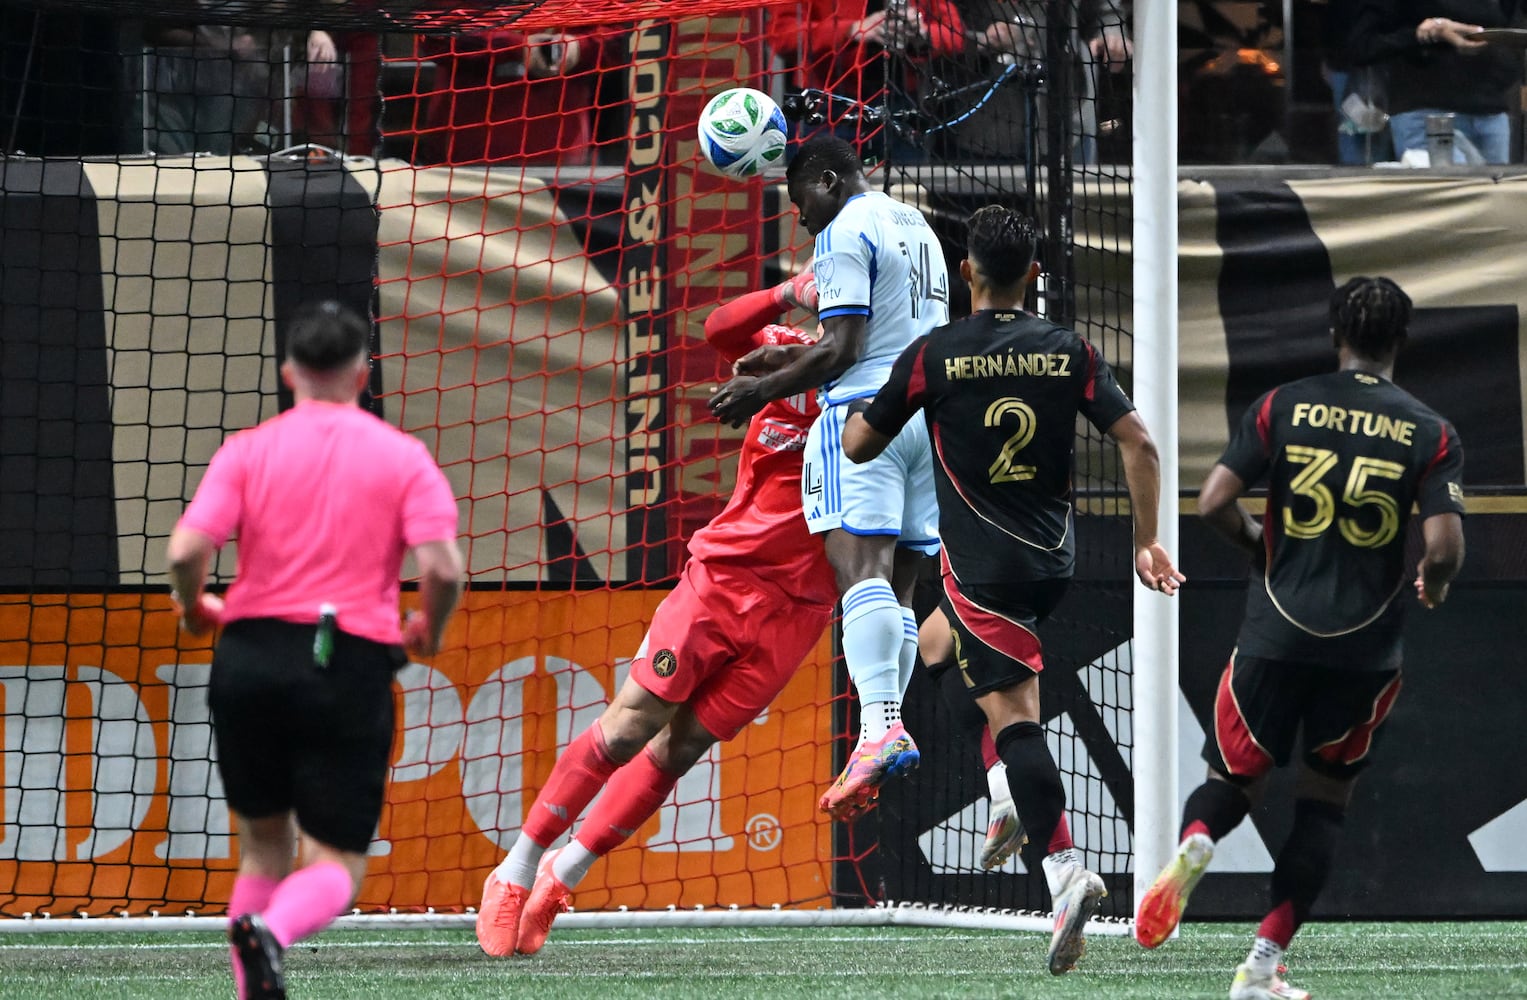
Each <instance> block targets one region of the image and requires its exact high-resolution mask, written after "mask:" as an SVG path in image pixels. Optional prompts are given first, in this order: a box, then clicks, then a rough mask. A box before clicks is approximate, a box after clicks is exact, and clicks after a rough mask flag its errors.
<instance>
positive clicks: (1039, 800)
mask: <svg viewBox="0 0 1527 1000" xmlns="http://www.w3.org/2000/svg"><path fill="white" fill-rule="evenodd" d="M1035 244H1036V236H1035V232H1034V227H1033V224H1032V223H1031V222H1030V221H1029V220H1028V219H1026V218H1024V217H1023V216H1022V215H1020V214H1018V213H1017V212H1013V211H1010V210H1008V209H1005V208H1000V207H995V206H993V207H989V208H983V209H981V210H980V211H978V212H977V213H975V215H974V216H972V217H971V220H970V230H969V239H968V257H967V259H966V260H964V261H962V262H961V264H960V275H961V276H962V277H963V278H964V279H965V280H966V281H967V282H969V283H970V290H971V303H972V306H973V308H974V310H975V312H974V313H973V314H972V315H971V316H970V317H969V318H967V319H963V320H960V321H958V322H955V323H951V324H949V325H948V326H945V327H942V328H940V329H938V330H935V331H934V332H933V333H932V334H931V335H929V336H925V337H919V338H918V339H917V340H915V341H914V342H913V343H912V345H911V346H910V347H908V348H907V349H906V351H905V352H903V353H902V355H901V357H900V358H898V359H897V361H896V365H895V368H894V369H893V370H892V372H891V376H890V379H889V381H887V382H886V384H885V387H884V388H883V389H881V390H880V392H879V393H878V394H877V395H876V396H875V399H874V401H873V402H872V403H866V402H860V403H857V404H854V408H855V410H856V412H855V413H854V414H853V416H852V417H850V419H849V422H848V424H847V427H846V428H845V430H844V432H843V448H844V451H845V452H846V453H847V455H848V457H849V458H850V459H852V460H853V461H855V462H865V461H869V460H871V459H872V458H873V457H874V456H875V455H877V454H879V453H880V452H881V450H883V449H884V448H886V447H887V446H888V445H889V444H890V443H891V442H892V441H893V440H894V439H895V438H896V436H897V435H898V434H900V433H902V428H903V427H904V426H906V425H908V423H909V422H910V421H911V420H912V417H913V416H914V415H915V414H916V413H917V411H918V410H922V411H923V414H924V417H925V423H926V426H927V428H928V431H929V434H930V436H931V438H932V442H933V449H934V455H935V457H936V461H935V463H934V469H935V473H936V478H937V484H938V501H939V533H940V535H941V537H942V539H943V545H944V560H943V570H944V601H943V607H942V610H943V612H944V614H945V616H946V617H947V618H948V620H949V626H950V629H951V631H952V633H953V639H954V661H953V662H951V663H943V664H936V665H934V666H933V667H930V669H931V670H933V671H934V672H935V673H936V674H941V673H942V672H943V671H946V670H949V669H952V668H953V667H954V666H955V664H958V668H959V671H960V676H961V678H962V679H963V682H964V688H965V690H966V691H967V692H968V694H969V696H970V697H973V698H974V699H975V701H976V703H977V704H978V705H979V706H980V707H981V710H982V711H983V712H984V713H985V714H986V720H987V724H988V726H989V727H990V728H991V731H992V732H993V733H994V734H995V735H996V744H997V752H998V753H999V754H1000V755H1001V757H1002V760H1003V762H1004V763H1005V764H1006V765H1007V780H1008V784H1009V786H1010V787H1011V790H1012V797H1013V804H1014V806H1015V807H1016V808H1017V811H1018V817H1019V819H1020V820H1022V822H1023V827H1024V829H1025V830H1026V831H1027V832H1028V836H1029V851H1028V853H1027V854H1026V858H1025V860H1026V861H1027V863H1028V865H1029V867H1030V870H1032V869H1033V866H1034V864H1035V863H1036V862H1040V861H1042V862H1043V867H1044V872H1045V876H1046V879H1047V880H1048V882H1049V887H1050V893H1051V897H1052V899H1053V900H1054V907H1055V914H1056V920H1055V931H1054V934H1053V936H1052V938H1051V943H1050V957H1049V964H1050V971H1051V972H1052V973H1055V974H1056V975H1059V974H1061V973H1063V972H1066V971H1068V970H1070V969H1071V968H1072V967H1073V966H1074V965H1075V963H1076V960H1077V958H1078V957H1080V955H1081V952H1082V928H1083V927H1084V926H1085V924H1086V922H1087V918H1088V917H1089V916H1090V915H1091V914H1092V913H1093V912H1094V911H1095V910H1096V909H1097V906H1098V901H1099V899H1100V898H1101V897H1102V896H1103V895H1104V889H1103V882H1102V879H1101V878H1099V877H1098V876H1097V875H1095V874H1093V873H1092V872H1089V871H1087V870H1086V869H1085V868H1083V866H1082V864H1081V860H1080V858H1079V856H1078V854H1077V852H1076V850H1075V848H1074V846H1073V844H1072V842H1071V834H1070V831H1069V829H1068V826H1067V823H1066V819H1065V806H1066V791H1065V786H1064V785H1063V784H1062V783H1061V778H1060V772H1059V771H1058V770H1057V768H1056V766H1055V761H1054V759H1053V758H1052V757H1051V756H1050V751H1049V748H1048V746H1047V745H1046V743H1045V735H1044V729H1043V728H1042V727H1041V725H1040V716H1039V675H1040V672H1041V671H1042V670H1043V669H1044V662H1043V659H1042V657H1041V654H1040V644H1039V637H1038V635H1037V634H1036V632H1035V630H1036V628H1037V627H1038V625H1039V623H1040V622H1041V621H1042V620H1043V619H1044V618H1045V617H1046V616H1047V615H1049V614H1050V612H1051V611H1053V610H1054V608H1055V606H1056V604H1057V603H1058V602H1059V601H1060V598H1061V595H1062V594H1063V593H1064V592H1065V589H1066V585H1067V583H1068V582H1069V580H1070V579H1071V575H1072V570H1073V566H1074V563H1075V554H1074V553H1075V538H1074V530H1075V517H1074V512H1073V510H1072V493H1071V468H1072V454H1073V448H1074V445H1075V441H1076V418H1077V415H1078V414H1081V415H1082V416H1084V417H1086V418H1087V419H1088V420H1089V421H1090V422H1091V423H1092V424H1093V425H1094V426H1095V427H1097V428H1098V429H1099V430H1101V431H1103V432H1104V433H1106V434H1107V435H1108V436H1109V437H1111V438H1113V439H1114V440H1115V441H1117V442H1118V444H1119V449H1120V453H1121V455H1122V458H1123V464H1124V472H1125V478H1126V480H1127V482H1128V486H1129V494H1130V499H1131V501H1132V509H1133V513H1134V528H1135V532H1134V539H1135V568H1136V572H1137V573H1138V575H1139V577H1140V579H1141V581H1142V582H1143V583H1145V584H1146V585H1147V586H1149V587H1151V588H1153V589H1156V590H1159V591H1162V592H1164V593H1167V594H1171V593H1173V592H1175V591H1176V589H1177V585H1178V583H1179V582H1181V580H1182V577H1181V575H1180V574H1178V573H1177V571H1176V570H1175V569H1174V568H1173V567H1172V563H1171V559H1170V558H1169V557H1168V556H1167V554H1166V552H1165V551H1164V550H1163V549H1162V548H1161V546H1160V545H1159V544H1158V543H1157V541H1156V512H1157V503H1158V495H1159V493H1160V488H1161V479H1160V471H1159V465H1158V462H1157V456H1156V448H1155V445H1154V444H1153V443H1152V442H1151V438H1150V434H1149V433H1148V432H1147V431H1146V428H1145V424H1144V423H1143V422H1142V421H1141V420H1140V418H1139V416H1138V415H1137V414H1136V413H1135V409H1134V406H1133V404H1131V403H1130V401H1129V399H1128V397H1126V396H1125V395H1124V393H1123V391H1122V390H1121V389H1120V388H1119V385H1118V382H1117V381H1115V379H1114V376H1113V371H1112V370H1111V369H1110V368H1109V366H1108V362H1106V361H1104V360H1103V357H1102V355H1100V354H1099V353H1098V351H1097V349H1096V348H1095V347H1093V346H1092V345H1091V344H1089V343H1087V341H1085V340H1083V339H1082V338H1081V337H1080V336H1078V335H1077V334H1076V333H1074V332H1072V331H1071V330H1068V329H1066V328H1064V327H1061V326H1057V325H1056V324H1054V323H1050V322H1048V321H1046V320H1043V319H1040V318H1038V317H1036V316H1032V315H1029V314H1028V313H1025V312H1024V311H1023V310H1022V303H1023V299H1024V292H1025V289H1026V287H1027V285H1028V283H1029V282H1030V281H1032V280H1033V279H1034V278H1035V277H1036V276H1037V275H1038V268H1037V267H1035V266H1034V264H1033V261H1034V250H1035ZM861 409H862V412H859V411H860V410H861ZM936 679H938V680H940V687H944V688H945V689H946V690H947V689H948V688H947V686H946V685H945V684H943V683H942V677H936Z"/></svg>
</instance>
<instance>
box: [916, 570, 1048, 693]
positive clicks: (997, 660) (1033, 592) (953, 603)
mask: <svg viewBox="0 0 1527 1000" xmlns="http://www.w3.org/2000/svg"><path fill="white" fill-rule="evenodd" d="M1070 582H1071V581H1070V578H1068V577H1062V578H1058V579H1049V580H1030V581H1025V582H1023V583H1004V584H1000V585H997V584H987V585H979V584H961V583H959V582H958V581H957V580H955V578H954V576H953V575H952V574H950V573H945V574H944V600H943V604H942V607H943V609H944V615H945V616H946V617H947V618H948V619H949V628H950V630H951V631H952V632H953V633H954V654H955V662H956V663H957V664H958V665H959V668H960V675H961V676H962V677H963V678H964V679H965V687H966V688H968V689H969V691H970V693H971V694H972V695H983V694H989V693H990V692H992V691H1000V690H1002V689H1003V688H1009V687H1012V686H1013V685H1014V684H1018V683H1020V682H1022V681H1026V680H1028V679H1029V678H1030V677H1034V676H1037V675H1038V674H1039V672H1040V671H1042V670H1043V669H1044V658H1043V655H1042V652H1043V651H1042V649H1041V646H1040V643H1039V634H1038V628H1039V623H1040V622H1042V621H1044V620H1045V619H1046V618H1048V617H1049V616H1050V612H1052V611H1054V610H1055V606H1056V605H1058V604H1059V603H1060V599H1061V598H1062V597H1064V596H1065V593H1066V586H1067V585H1068V584H1069V583H1070Z"/></svg>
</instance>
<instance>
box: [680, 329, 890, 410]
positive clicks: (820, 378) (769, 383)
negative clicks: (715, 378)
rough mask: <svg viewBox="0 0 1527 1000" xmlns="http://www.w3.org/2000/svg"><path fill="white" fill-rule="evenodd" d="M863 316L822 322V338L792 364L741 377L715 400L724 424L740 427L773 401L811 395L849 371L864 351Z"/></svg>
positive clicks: (791, 361) (718, 391) (723, 387)
mask: <svg viewBox="0 0 1527 1000" xmlns="http://www.w3.org/2000/svg"><path fill="white" fill-rule="evenodd" d="M866 318H867V317H865V316H863V315H859V314H850V315H842V316H834V317H832V318H830V319H825V320H823V321H822V339H820V340H818V341H817V342H816V343H815V344H813V345H812V346H811V347H809V348H807V349H806V350H804V351H800V352H799V353H797V354H796V355H795V357H793V358H792V359H791V360H790V362H789V363H788V364H786V365H785V366H784V367H783V368H780V369H779V370H778V371H776V372H773V373H771V374H768V375H758V376H754V375H738V376H737V377H736V378H734V379H732V380H731V381H730V382H728V383H727V384H726V385H724V386H722V387H721V388H720V389H719V390H717V391H716V394H715V395H714V396H712V397H711V400H710V409H711V412H712V413H714V414H715V415H716V419H718V420H720V421H721V422H722V423H727V424H731V425H732V426H734V427H740V426H742V425H743V424H745V423H747V422H748V421H749V420H751V419H752V417H753V414H755V413H757V412H758V411H759V410H761V409H763V408H764V406H765V404H767V403H769V402H770V401H771V400H775V399H784V398H785V397H786V396H793V395H795V394H797V393H801V392H809V391H811V390H813V389H816V388H818V387H820V386H821V385H823V384H824V383H827V382H831V381H832V380H833V379H835V378H837V377H838V376H840V375H842V374H843V373H844V372H846V371H848V369H849V368H850V366H852V365H853V363H854V361H855V360H856V359H858V357H859V354H860V352H861V351H863V349H864V322H865V319H866Z"/></svg>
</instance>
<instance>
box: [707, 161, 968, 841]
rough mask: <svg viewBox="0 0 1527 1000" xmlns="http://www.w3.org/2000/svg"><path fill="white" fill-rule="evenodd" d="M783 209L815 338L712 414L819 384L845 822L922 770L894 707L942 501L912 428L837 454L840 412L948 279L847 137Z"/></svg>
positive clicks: (908, 664)
mask: <svg viewBox="0 0 1527 1000" xmlns="http://www.w3.org/2000/svg"><path fill="white" fill-rule="evenodd" d="M786 183H787V186H788V189H789V193H790V200H791V201H792V202H793V203H794V204H795V206H796V209H797V210H798V211H799V212H800V217H801V221H802V223H804V224H805V226H806V229H807V230H808V231H809V232H810V233H811V234H812V235H813V236H815V237H816V246H815V254H816V268H815V273H816V282H817V293H818V296H819V303H818V309H819V316H820V319H821V321H822V328H823V335H822V339H821V341H820V342H819V343H818V344H817V345H816V346H815V347H814V348H812V349H811V350H809V351H803V352H801V353H800V355H799V356H797V357H796V358H794V359H793V360H792V361H791V362H790V363H789V364H787V365H785V366H784V367H782V368H780V369H778V370H776V371H771V372H769V373H768V374H766V375H763V376H762V377H753V376H752V375H750V374H746V372H747V371H748V370H749V369H746V368H745V369H744V372H745V373H744V374H742V375H741V376H739V377H738V378H735V379H733V380H732V381H731V382H729V383H727V385H725V386H724V387H722V389H721V391H720V392H718V393H717V394H716V397H715V399H714V400H712V403H711V409H712V410H714V411H715V413H716V415H717V416H718V417H720V418H721V419H722V420H726V421H729V422H733V423H736V422H739V421H741V420H744V419H746V418H747V417H749V416H751V415H752V414H753V413H754V412H756V411H757V409H758V408H759V407H760V406H762V405H763V404H764V402H765V401H767V400H771V399H780V398H783V397H786V396H789V395H792V394H794V393H798V392H806V391H811V390H816V389H820V390H821V394H820V399H821V404H822V415H821V417H819V418H818V419H817V422H816V423H815V424H813V425H812V428H811V435H810V437H809V438H808V440H807V442H806V468H805V471H804V473H803V479H802V497H801V499H802V506H803V507H804V509H805V513H806V523H807V525H808V526H809V528H810V530H811V532H812V533H813V534H826V536H827V540H826V546H827V558H828V559H829V560H831V562H832V566H833V571H834V573H835V574H836V576H837V582H838V592H839V593H840V594H842V595H843V598H842V601H843V659H844V662H845V664H846V666H847V668H848V674H849V677H850V678H851V679H852V681H853V684H854V689H855V691H856V692H857V693H858V696H859V719H860V727H861V728H860V733H859V743H858V745H857V747H856V748H855V749H854V751H853V753H852V755H851V756H850V758H849V763H848V766H847V767H846V768H845V769H844V770H843V773H842V774H841V775H840V776H839V777H838V780H837V781H836V782H835V783H834V784H833V785H832V787H831V788H829V789H828V791H827V793H826V794H825V795H824V796H823V797H822V801H821V807H822V809H823V810H825V811H827V812H829V813H831V814H832V815H834V816H835V817H837V818H839V819H846V818H848V817H850V816H852V815H855V814H856V813H858V812H859V811H861V810H863V809H864V808H867V807H868V806H869V805H870V804H871V803H872V802H873V801H874V799H875V797H876V796H877V795H878V793H879V789H880V786H881V784H882V783H883V782H884V781H885V779H886V778H887V777H888V776H890V775H895V774H901V773H904V772H906V771H908V770H910V769H911V768H913V767H915V766H916V765H917V761H918V752H917V747H916V746H915V745H914V744H913V742H912V739H911V737H910V736H908V735H907V731H906V729H905V728H903V726H902V724H901V699H902V695H903V694H904V693H905V692H906V689H907V683H908V682H909V681H910V680H911V677H912V664H913V663H914V662H915V660H916V656H917V622H916V619H915V618H913V616H912V608H911V604H912V588H913V584H914V583H915V582H916V575H917V567H918V565H919V564H920V563H921V562H922V557H923V556H924V555H928V554H931V553H933V552H936V551H938V533H937V522H938V506H937V503H936V501H935V499H934V490H933V468H932V461H931V457H930V455H929V450H928V439H927V432H926V430H925V429H924V428H922V427H921V426H920V425H919V426H913V427H908V428H907V430H906V431H905V433H903V434H901V435H899V436H898V437H897V439H896V440H895V441H894V442H893V443H892V445H891V446H890V447H889V448H888V449H887V450H886V451H885V453H884V454H883V455H882V456H880V458H879V459H878V460H877V461H875V462H872V463H870V464H868V465H865V466H862V467H856V466H854V465H853V464H851V463H849V462H848V461H846V460H845V459H844V457H843V450H842V445H841V443H840V437H841V433H842V429H843V421H844V418H845V417H846V416H847V412H846V407H847V406H848V404H850V403H851V402H853V401H854V400H856V399H864V398H867V397H869V396H873V395H874V394H875V392H876V390H878V389H879V388H880V386H881V385H883V384H884V383H885V380H886V376H887V375H889V374H890V371H891V365H892V363H893V362H894V361H895V360H896V356H897V355H898V354H900V353H901V351H902V349H903V348H905V347H906V346H907V344H909V343H911V342H912V340H914V339H915V338H917V337H919V336H921V335H923V334H926V333H927V332H928V331H930V330H932V329H933V328H934V327H936V326H939V325H940V324H942V323H945V322H947V321H948V318H949V277H948V273H947V271H946V269H945V267H944V254H943V250H942V248H941V247H940V246H939V242H938V238H937V237H936V236H935V235H934V233H933V230H932V229H931V228H930V227H929V226H928V223H927V221H926V220H925V219H924V218H923V215H922V213H921V212H919V211H918V210H917V209H915V208H913V207H912V206H910V205H904V204H902V203H901V202H899V201H896V200H895V199H894V198H891V197H889V196H887V195H885V194H883V193H881V192H879V191H874V190H872V189H871V188H870V183H869V180H868V179H867V178H866V177H865V176H864V170H863V167H862V165H861V163H860V161H859V156H858V154H857V153H856V152H855V151H854V148H853V147H852V146H850V145H849V144H848V143H847V142H844V141H843V140H842V139H838V138H834V137H832V136H819V137H817V138H814V139H811V140H809V141H807V142H806V143H805V144H804V145H803V146H802V147H801V150H800V152H799V153H797V154H796V156H795V157H794V158H793V159H792V160H791V161H790V168H789V171H788V172H787V175H786Z"/></svg>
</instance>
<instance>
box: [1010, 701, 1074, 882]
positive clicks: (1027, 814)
mask: <svg viewBox="0 0 1527 1000" xmlns="http://www.w3.org/2000/svg"><path fill="white" fill-rule="evenodd" d="M997 754H998V756H1000V757H1001V758H1002V763H1004V764H1006V765H1007V784H1008V787H1009V788H1011V789H1012V790H1013V808H1014V809H1016V810H1018V819H1019V820H1020V821H1022V823H1023V829H1024V831H1025V832H1027V833H1028V835H1029V843H1028V846H1027V847H1025V848H1024V849H1023V863H1024V864H1025V865H1027V866H1028V869H1029V870H1030V871H1036V870H1037V869H1038V865H1039V862H1041V861H1043V860H1044V857H1045V855H1046V854H1048V853H1049V852H1050V839H1051V837H1053V836H1054V834H1055V827H1056V826H1057V825H1058V824H1059V823H1060V818H1061V815H1062V814H1063V813H1064V812H1065V811H1066V786H1065V785H1063V784H1062V783H1061V780H1060V768H1058V767H1056V766H1055V758H1054V757H1051V756H1050V748H1049V746H1047V745H1046V744H1045V731H1044V729H1043V728H1041V727H1040V725H1039V723H1037V722H1015V723H1013V724H1012V725H1010V726H1008V727H1007V728H1006V729H1004V730H1002V732H1000V733H998V734H997Z"/></svg>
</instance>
